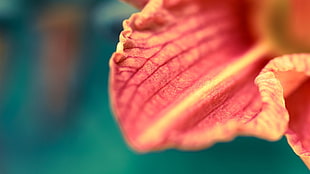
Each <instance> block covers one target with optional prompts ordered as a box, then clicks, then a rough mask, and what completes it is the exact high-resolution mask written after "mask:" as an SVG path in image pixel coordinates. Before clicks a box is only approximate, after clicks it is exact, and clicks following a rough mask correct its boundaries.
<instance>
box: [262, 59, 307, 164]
mask: <svg viewBox="0 0 310 174" xmlns="http://www.w3.org/2000/svg"><path fill="white" fill-rule="evenodd" d="M267 74H269V76H270V77H268V78H266V81H279V82H280V84H275V85H273V86H270V87H271V89H270V91H277V90H280V89H281V88H283V89H284V96H286V98H285V102H286V107H287V109H288V112H289V127H288V131H287V133H286V136H287V139H288V141H289V143H290V145H291V146H292V148H293V150H294V151H295V152H296V154H298V155H299V156H300V157H301V158H302V159H303V160H304V162H305V163H306V164H307V165H308V167H309V168H310V127H309V125H310V91H309V89H310V79H309V76H310V54H295V55H288V56H283V57H279V58H276V59H274V60H272V61H270V62H269V63H268V65H267V66H266V67H265V68H264V70H263V71H262V73H261V76H262V75H266V76H267ZM273 93H274V95H276V93H277V92H273Z"/></svg>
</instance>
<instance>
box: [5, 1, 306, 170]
mask: <svg viewBox="0 0 310 174" xmlns="http://www.w3.org/2000/svg"><path fill="white" fill-rule="evenodd" d="M134 11H136V10H135V9H134V8H132V7H130V6H129V5H126V4H124V3H121V2H119V1H116V0H114V1H112V0H111V1H108V0H0V174H71V173H72V174H110V173H111V174H114V173H115V174H122V173H125V174H126V173H133V174H138V173H141V174H142V173H143V174H145V173H149V174H151V173H196V174H197V173H256V172H258V173H261V172H262V171H264V173H266V172H267V173H283V174H284V173H292V172H293V173H296V174H297V173H303V172H306V171H307V169H306V167H305V166H304V165H303V164H302V162H301V161H300V160H299V159H298V157H296V156H295V155H294V153H293V152H292V151H291V150H290V148H289V147H288V145H287V144H286V141H285V140H284V139H283V140H281V141H279V142H277V143H269V142H266V141H262V140H258V139H255V138H238V139H237V140H235V141H233V142H231V143H220V144H218V145H216V146H215V147H212V148H210V149H207V150H204V151H198V152H180V151H177V150H168V151H165V152H160V153H150V154H136V153H134V152H132V151H131V150H130V149H128V147H127V146H126V144H125V142H124V140H123V139H122V136H121V134H120V132H119V129H118V127H117V125H116V123H115V121H114V119H113V114H112V113H111V110H110V106H109V99H108V95H109V94H108V73H109V58H110V56H111V54H112V53H113V51H114V50H115V47H116V44H117V42H118V35H119V32H120V31H121V30H122V25H121V23H122V20H123V19H125V18H128V17H129V16H130V14H131V13H133V12H134ZM270 160H271V161H270ZM283 166H284V167H283ZM266 168H268V170H266ZM269 171H270V172H269Z"/></svg>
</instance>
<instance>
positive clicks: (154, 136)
mask: <svg viewBox="0 0 310 174" xmlns="http://www.w3.org/2000/svg"><path fill="white" fill-rule="evenodd" d="M268 52H269V46H268V44H266V43H260V44H257V45H256V46H255V47H253V48H252V49H250V51H248V52H247V53H245V54H244V55H243V56H242V57H240V59H238V60H236V61H235V62H233V63H232V64H229V67H227V68H225V70H224V71H222V72H221V73H219V74H218V75H217V76H215V77H214V78H213V79H212V80H210V81H206V82H205V83H204V85H201V87H200V88H199V89H197V90H195V91H194V92H193V93H191V94H190V95H189V96H187V97H186V98H185V99H184V100H182V101H180V102H179V103H177V104H176V105H173V107H172V108H169V107H168V108H167V109H166V110H165V111H163V112H162V114H159V115H162V117H161V118H160V119H159V120H158V121H156V122H155V123H154V124H153V125H150V126H149V127H148V129H147V130H145V132H143V134H141V135H140V136H139V137H138V138H137V140H136V142H135V143H137V144H148V143H151V144H156V143H160V142H158V141H160V140H161V137H162V135H163V134H164V133H165V132H167V130H168V129H169V128H171V125H172V127H173V125H174V123H176V122H177V121H184V120H185V119H186V117H187V115H184V114H183V113H185V112H186V110H188V108H191V107H192V106H193V105H195V104H196V103H197V102H198V101H200V100H202V99H203V98H205V97H206V96H208V95H209V94H210V92H211V91H212V90H213V89H214V88H215V87H217V86H218V85H220V84H221V82H223V81H226V80H228V79H229V78H230V77H231V76H233V75H235V74H237V73H238V72H240V71H242V69H244V68H245V67H247V66H248V65H250V64H252V63H253V62H255V61H257V60H259V59H260V58H262V56H263V55H265V54H266V53H268Z"/></svg>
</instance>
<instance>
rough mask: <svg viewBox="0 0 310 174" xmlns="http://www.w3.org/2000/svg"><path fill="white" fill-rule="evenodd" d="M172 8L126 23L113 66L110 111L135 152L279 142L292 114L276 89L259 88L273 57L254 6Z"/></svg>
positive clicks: (155, 5) (148, 11)
mask: <svg viewBox="0 0 310 174" xmlns="http://www.w3.org/2000/svg"><path fill="white" fill-rule="evenodd" d="M167 2H169V3H167ZM173 2H174V1H160V0H157V1H150V2H149V3H148V4H147V5H146V6H145V8H144V9H143V10H142V12H141V13H137V14H134V15H132V16H131V18H130V19H129V20H126V21H124V24H123V25H124V31H123V32H122V33H121V36H120V42H119V44H118V48H117V51H116V52H115V53H114V54H113V56H112V58H111V61H110V66H111V74H110V92H111V101H112V107H113V109H114V112H115V116H116V119H117V120H118V122H119V124H120V126H121V129H122V131H123V133H124V135H125V137H126V139H127V141H128V143H129V145H131V146H132V147H133V148H134V149H135V150H137V151H141V152H145V151H150V150H159V149H163V148H168V147H176V148H181V149H200V148H204V147H207V146H210V145H212V144H213V143H215V142H217V141H228V140H231V139H232V138H233V137H235V136H236V135H238V134H242V135H254V136H258V137H261V138H265V139H269V140H277V139H279V138H280V137H281V136H282V135H283V133H284V132H285V130H286V128H287V123H288V114H287V112H286V109H285V106H284V100H283V98H282V95H276V96H274V95H273V94H272V93H270V92H269V91H268V88H269V85H274V84H273V83H278V81H273V82H271V81H265V80H263V79H262V80H258V81H257V83H258V86H257V85H255V84H254V79H255V77H256V76H257V74H258V73H259V72H260V70H261V69H262V67H263V66H264V65H265V64H266V63H267V61H268V60H267V59H266V57H267V55H266V53H267V52H268V50H267V48H266V47H265V46H266V45H265V44H259V43H258V41H257V40H256V39H255V38H254V37H253V36H252V35H251V31H250V30H251V28H249V27H248V26H249V25H248V16H246V15H244V13H246V11H247V10H248V9H251V8H250V7H251V4H247V3H245V2H246V1H235V0H228V1H225V2H222V1H219V2H217V1H178V2H177V3H173ZM252 5H253V4H252ZM202 21H203V22H202ZM279 90H281V89H279ZM280 93H281V91H280ZM277 94H278V93H277ZM270 101H272V102H270Z"/></svg>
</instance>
